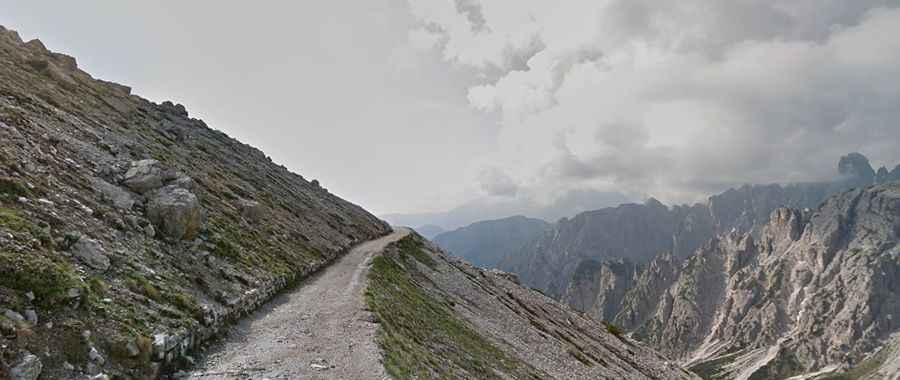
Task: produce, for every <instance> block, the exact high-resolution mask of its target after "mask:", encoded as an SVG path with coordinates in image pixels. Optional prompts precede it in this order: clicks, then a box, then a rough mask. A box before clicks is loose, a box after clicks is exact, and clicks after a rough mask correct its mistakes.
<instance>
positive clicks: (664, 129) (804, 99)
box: [409, 0, 900, 202]
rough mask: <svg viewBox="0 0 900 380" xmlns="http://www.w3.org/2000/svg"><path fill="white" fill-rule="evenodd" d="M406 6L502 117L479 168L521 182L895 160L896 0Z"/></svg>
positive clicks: (462, 1)
mask: <svg viewBox="0 0 900 380" xmlns="http://www.w3.org/2000/svg"><path fill="white" fill-rule="evenodd" d="M409 5H410V10H411V12H412V14H413V15H414V16H415V17H416V18H417V19H418V20H419V23H420V25H421V27H423V28H428V30H430V31H432V32H433V33H437V34H439V35H440V36H441V37H440V42H436V43H435V44H434V46H435V49H440V51H441V52H442V55H443V57H444V59H446V60H447V61H449V62H452V63H453V64H456V65H460V66H465V67H468V68H471V69H475V70H477V71H478V72H479V73H480V75H481V77H482V78H483V83H481V84H478V85H475V86H472V87H471V88H470V89H469V91H468V101H469V103H470V104H471V106H472V107H474V108H476V109H478V110H481V111H484V112H490V113H497V114H499V115H500V117H501V120H502V121H501V129H500V132H499V137H498V148H497V151H496V154H494V155H491V156H490V157H485V158H484V163H483V165H484V166H485V167H489V168H494V169H492V170H497V171H499V172H502V173H504V177H503V180H504V181H505V182H504V183H506V184H516V185H517V188H518V189H519V190H521V188H522V187H525V188H529V189H530V191H534V190H535V189H540V190H541V191H544V192H547V193H552V192H559V191H562V190H564V189H571V188H586V187H587V188H595V189H601V190H609V189H616V190H622V191H626V192H628V193H630V194H644V195H650V194H652V195H655V196H658V197H661V198H663V199H665V200H668V201H676V202H681V201H692V200H696V199H698V198H700V197H702V196H703V195H704V194H706V193H708V192H712V191H717V190H720V189H721V188H723V187H727V186H730V185H735V184H740V183H744V182H787V181H800V180H815V179H819V178H824V177H826V176H829V175H831V174H832V173H833V172H834V163H835V162H836V160H837V158H838V157H839V156H840V155H841V154H844V153H847V152H850V151H861V152H863V153H865V154H867V155H869V157H870V158H872V160H873V161H874V162H876V163H884V164H889V163H895V162H897V161H900V108H898V107H897V106H896V105H897V104H900V8H898V5H897V3H896V2H894V1H888V0H882V1H877V0H862V1H852V2H848V1H843V0H826V1H821V0H796V1H791V2H783V1H776V0H767V1H753V2H745V1H731V2H723V1H718V0H686V1H678V2H662V1H652V0H606V1H596V0H569V1H560V2H547V1H537V0H515V1H513V0H493V1H488V0H458V1H456V2H451V1H446V0H409ZM493 179H496V178H493ZM488 182H490V181H488ZM495 182H496V181H495ZM500 188H501V189H505V190H508V188H503V187H502V186H501V187H500ZM485 190H486V191H487V192H489V193H490V192H491V191H489V190H488V188H485ZM494 190H497V189H494Z"/></svg>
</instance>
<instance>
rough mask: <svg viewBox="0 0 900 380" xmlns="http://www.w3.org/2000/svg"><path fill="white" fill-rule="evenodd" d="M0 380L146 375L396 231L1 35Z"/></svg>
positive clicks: (36, 44) (261, 158) (36, 46)
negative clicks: (356, 247)
mask: <svg viewBox="0 0 900 380" xmlns="http://www.w3.org/2000/svg"><path fill="white" fill-rule="evenodd" d="M0 61H2V65H0V378H12V379H35V378H37V377H38V375H40V377H41V378H44V379H68V378H73V379H74V378H78V379H82V378H86V377H88V376H90V377H91V378H93V379H103V378H120V379H130V378H153V377H155V376H156V375H157V374H158V373H159V372H160V371H164V370H165V369H166V368H167V367H168V366H170V365H177V364H178V362H179V361H183V362H190V361H191V357H190V355H189V354H190V352H191V350H193V349H194V348H196V347H198V346H200V345H202V344H203V342H204V341H206V340H207V339H208V338H210V337H211V336H213V335H214V334H216V332H217V331H219V330H220V329H221V328H222V327H223V326H224V325H226V324H227V322H228V321H230V320H233V319H235V318H237V317H239V316H240V315H242V314H244V313H246V312H248V311H249V310H252V309H254V308H255V307H256V306H257V305H259V304H260V303H261V302H263V301H264V300H266V299H268V298H269V297H271V296H272V295H273V294H274V293H276V292H278V291H279V290H281V289H282V288H284V287H285V286H287V285H289V284H291V283H294V282H295V281H297V280H298V279H301V278H303V277H306V276H307V275H309V274H310V273H312V272H314V271H316V270H317V269H318V268H320V267H322V266H323V265H326V264H327V263H329V262H330V261H332V260H333V259H335V258H336V257H337V256H339V255H340V254H341V253H342V252H344V251H345V250H346V249H347V248H348V247H350V246H351V245H353V244H354V243H356V242H359V241H363V240H368V239H371V238H373V237H376V236H379V235H383V234H385V233H387V232H388V231H389V226H388V225H386V224H385V223H383V222H382V221H380V220H378V219H377V218H375V217H374V216H372V215H370V214H369V213H367V212H366V211H365V210H363V209H361V208H360V207H357V206H355V205H353V204H350V203H348V202H346V201H344V200H342V199H340V198H338V197H336V196H334V195H332V194H330V193H329V192H328V191H327V190H325V189H324V188H322V187H320V186H319V184H318V182H317V181H315V180H313V181H309V180H307V179H304V178H303V177H301V176H299V175H297V174H293V173H291V172H289V171H288V170H287V169H286V168H284V167H283V166H280V165H277V164H274V163H273V162H272V161H271V160H270V159H269V158H268V157H266V156H265V155H264V154H263V153H262V152H260V151H258V150H256V149H254V148H252V147H250V146H247V145H245V144H242V143H240V142H238V141H236V140H234V139H232V138H229V137H228V136H227V135H225V134H224V133H222V132H219V131H216V130H213V129H211V128H209V127H208V126H206V124H204V123H203V121H201V120H197V119H193V118H190V117H189V115H188V112H187V111H186V110H185V108H184V107H182V106H180V105H174V104H172V103H169V102H165V103H163V104H154V103H152V102H149V101H147V100H145V99H142V98H140V97H138V96H135V95H132V94H131V93H130V89H129V88H128V87H126V86H122V85H118V84H114V83H109V82H104V81H102V80H98V79H94V78H92V77H91V76H90V75H89V74H87V73H85V72H84V71H82V70H80V69H79V68H78V66H77V64H76V61H75V59H74V58H72V57H69V56H66V55H63V54H58V53H54V52H51V51H48V50H47V49H46V48H45V47H44V45H43V44H41V42H40V41H37V40H33V41H29V42H23V41H21V40H20V39H19V36H18V35H17V34H16V33H15V32H13V31H9V30H6V29H3V28H0Z"/></svg>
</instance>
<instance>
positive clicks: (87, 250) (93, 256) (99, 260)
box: [69, 237, 109, 271]
mask: <svg viewBox="0 0 900 380" xmlns="http://www.w3.org/2000/svg"><path fill="white" fill-rule="evenodd" d="M69 250H70V251H71V252H72V255H74V256H75V257H77V258H78V260H80V261H81V262H83V263H84V264H85V265H87V266H89V267H91V268H93V269H96V270H99V271H105V270H107V269H109V257H108V256H107V255H106V251H105V250H104V249H103V245H102V244H100V242H99V241H97V240H94V239H90V238H87V237H79V238H78V241H76V242H75V243H74V244H72V247H71V248H70V249H69Z"/></svg>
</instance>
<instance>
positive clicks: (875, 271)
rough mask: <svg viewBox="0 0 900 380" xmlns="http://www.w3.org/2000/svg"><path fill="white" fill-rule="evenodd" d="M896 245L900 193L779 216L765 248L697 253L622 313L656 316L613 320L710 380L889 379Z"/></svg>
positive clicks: (744, 238) (851, 194) (746, 236)
mask: <svg viewBox="0 0 900 380" xmlns="http://www.w3.org/2000/svg"><path fill="white" fill-rule="evenodd" d="M898 239H900V183H896V182H893V183H888V184H883V185H877V186H874V187H869V188H865V189H854V190H851V191H847V192H844V193H842V194H839V195H835V196H833V197H831V198H829V199H828V200H827V201H826V202H824V203H823V204H822V206H821V207H819V208H818V209H816V210H815V211H811V212H803V211H801V210H795V209H788V208H780V209H777V210H775V211H773V213H772V215H771V218H770V222H769V223H768V224H767V225H765V227H764V228H763V230H762V232H761V234H760V236H759V237H758V238H754V237H753V236H752V235H751V234H750V233H742V234H741V233H730V234H727V235H725V236H722V237H720V238H717V239H714V240H711V241H710V242H709V243H708V244H706V245H704V246H703V247H701V248H700V249H698V250H697V252H696V253H694V254H693V255H692V256H690V257H689V258H688V259H687V260H686V261H685V263H684V264H683V265H681V266H680V267H679V268H678V269H677V274H676V279H675V280H674V281H673V282H672V284H671V285H670V286H669V287H668V289H666V291H665V292H664V293H663V294H662V296H659V295H657V294H654V292H646V291H644V290H642V289H641V288H640V287H636V288H635V289H634V290H633V291H631V292H629V294H628V295H627V296H626V299H627V301H626V304H628V305H631V304H643V305H647V304H653V303H655V304H656V305H655V306H653V307H646V306H644V307H641V308H633V307H630V308H628V309H627V310H623V312H621V313H620V315H619V316H618V317H617V320H620V321H628V322H631V323H629V324H628V326H629V327H635V329H634V336H635V337H637V338H638V339H640V340H643V341H645V342H647V343H649V344H650V345H651V346H654V347H656V348H657V349H659V350H661V351H663V353H665V354H668V355H670V356H672V357H674V358H678V359H680V360H681V361H683V362H684V363H687V364H690V365H692V366H693V368H694V369H695V370H697V371H698V372H700V373H701V374H702V375H704V376H707V377H710V378H727V379H730V378H739V379H748V378H772V379H778V378H787V377H790V376H795V375H800V374H804V373H810V372H817V371H824V372H829V373H830V372H835V371H837V372H840V371H846V370H849V371H855V373H857V374H860V372H861V371H865V372H866V373H881V374H885V373H887V372H890V371H888V370H887V369H885V368H883V365H884V363H885V362H886V360H885V359H884V358H882V357H881V356H879V353H880V352H881V351H883V350H887V349H890V347H893V346H891V345H890V344H889V342H891V341H892V336H893V335H895V334H898V333H900V320H898V319H897V317H896V316H897V315H898V313H900V282H898V281H900V280H898V279H900V245H898V241H900V240H898ZM654 300H656V302H654ZM635 310H638V311H635ZM879 371H880V372H879ZM886 371H887V372H886ZM895 371H898V372H894V373H893V374H892V376H900V370H898V369H895ZM860 375H865V374H860ZM862 377H864V376H859V378H862Z"/></svg>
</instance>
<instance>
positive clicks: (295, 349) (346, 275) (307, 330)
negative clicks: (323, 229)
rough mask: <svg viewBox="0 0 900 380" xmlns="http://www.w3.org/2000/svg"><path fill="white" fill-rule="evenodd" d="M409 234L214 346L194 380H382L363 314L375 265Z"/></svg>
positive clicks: (375, 247) (369, 251)
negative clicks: (384, 251) (369, 274)
mask: <svg viewBox="0 0 900 380" xmlns="http://www.w3.org/2000/svg"><path fill="white" fill-rule="evenodd" d="M409 232H410V231H409V230H408V229H405V228H397V229H395V230H394V232H393V233H391V234H390V235H387V236H385V237H382V238H380V239H376V240H371V241H368V242H365V243H362V244H360V245H358V246H356V247H355V248H353V249H352V250H351V251H350V252H349V253H347V254H346V255H344V256H343V257H341V258H340V259H338V261H336V262H335V263H334V264H332V265H331V266H329V267H328V268H326V269H324V270H323V271H321V272H320V273H319V274H317V275H315V276H313V277H312V278H310V279H308V280H306V281H304V282H303V283H301V284H300V285H299V286H298V287H297V288H296V289H294V290H292V291H289V292H286V293H284V294H282V295H280V296H278V297H276V298H275V299H274V300H272V301H270V302H269V303H268V304H266V305H265V306H263V307H262V308H261V309H260V310H258V311H257V312H256V313H255V314H253V315H252V316H250V317H248V318H246V319H244V320H243V321H241V322H240V323H238V324H237V326H235V327H234V328H233V330H232V332H231V333H230V334H229V335H228V336H227V337H226V338H225V339H224V340H223V341H222V342H220V343H218V344H216V345H215V346H213V347H212V348H211V349H210V351H209V354H208V355H206V357H205V359H204V362H202V363H200V364H199V365H198V368H197V369H195V370H194V371H193V372H192V373H191V374H190V375H189V376H188V378H189V379H254V380H256V379H271V380H276V379H347V380H352V379H366V380H369V379H382V378H384V377H385V374H384V368H383V366H382V364H381V363H380V361H379V359H380V354H379V350H378V346H377V344H376V342H375V332H376V330H377V325H376V324H374V323H372V322H371V321H370V313H369V312H368V311H365V310H364V308H365V299H364V291H365V283H366V273H367V271H368V269H369V265H370V263H371V259H372V257H373V256H375V255H376V254H377V253H379V252H380V251H381V250H382V249H384V247H385V246H387V245H388V244H390V243H391V242H394V241H397V240H399V239H401V238H403V237H404V236H406V235H407V234H409Z"/></svg>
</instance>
